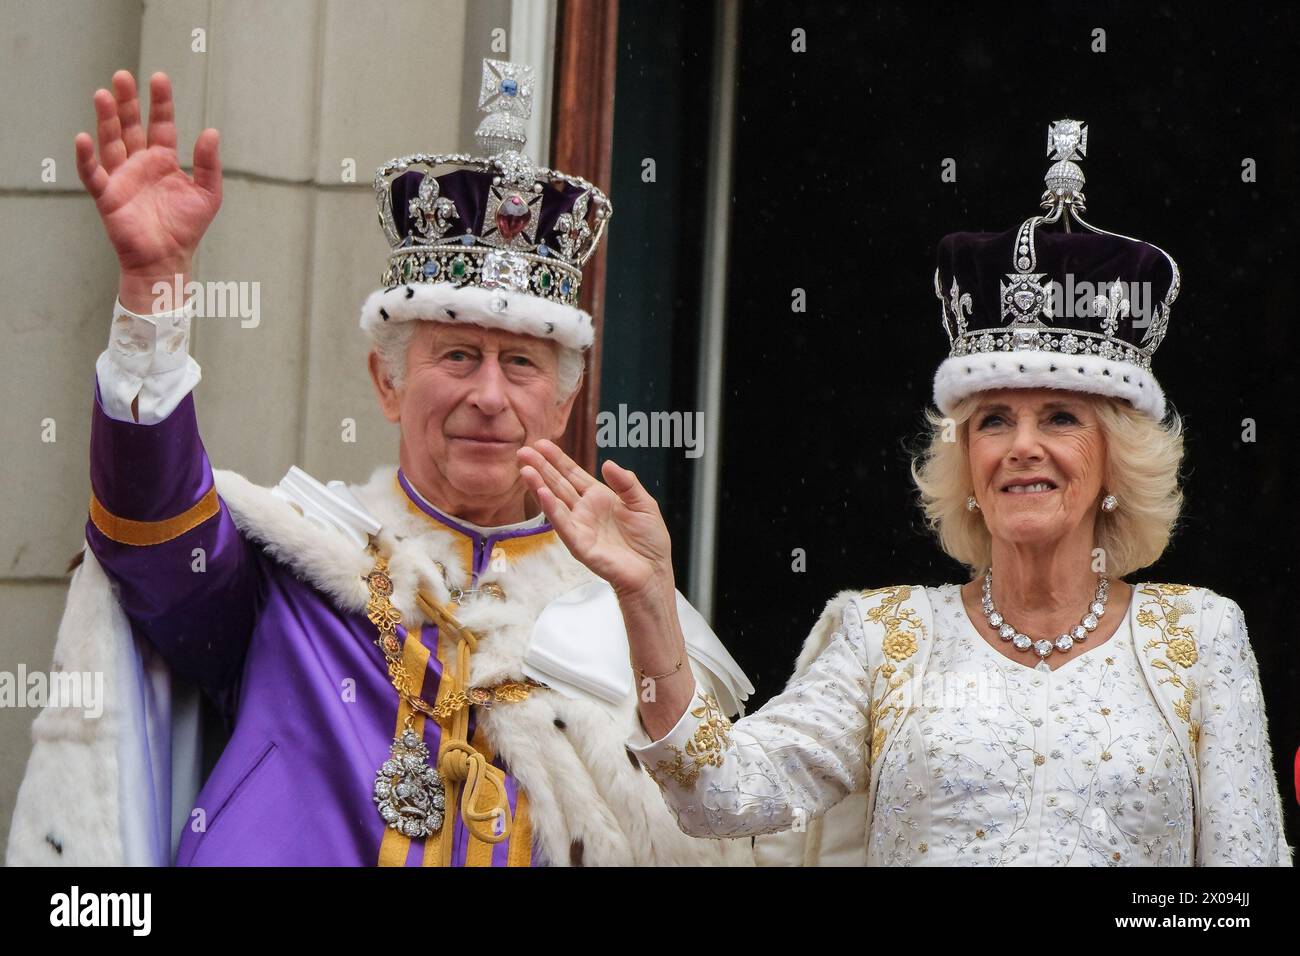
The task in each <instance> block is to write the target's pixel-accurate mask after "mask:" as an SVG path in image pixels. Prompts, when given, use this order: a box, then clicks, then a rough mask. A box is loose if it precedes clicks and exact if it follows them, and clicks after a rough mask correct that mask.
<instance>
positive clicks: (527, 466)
mask: <svg viewBox="0 0 1300 956" xmlns="http://www.w3.org/2000/svg"><path fill="white" fill-rule="evenodd" d="M517 455H518V458H519V463H520V466H521V467H520V474H522V475H523V478H524V481H525V482H526V483H527V484H528V486H529V488H531V489H532V491H533V494H535V495H536V496H537V501H538V503H539V504H540V505H541V506H542V511H544V512H545V513H546V517H547V519H548V520H549V521H550V522H551V524H552V525H553V526H554V528H555V530H556V533H558V534H559V536H560V540H561V541H563V542H564V544H565V545H566V546H567V547H568V549H569V552H570V553H571V554H572V555H573V556H574V557H575V558H577V559H578V560H579V561H581V562H582V563H583V564H585V565H586V566H587V567H588V568H590V569H591V570H592V572H593V573H595V574H597V575H599V576H600V577H602V578H604V579H605V580H606V581H608V582H609V583H610V585H611V586H612V587H613V588H614V591H615V592H616V593H617V594H618V595H619V597H620V598H623V597H629V596H635V595H638V594H641V593H643V592H645V591H647V589H650V588H652V587H656V586H660V587H662V586H664V585H667V586H668V593H670V594H671V593H672V589H671V584H672V580H673V577H672V573H673V566H672V540H671V538H670V537H669V534H668V527H667V525H665V524H664V519H663V516H662V515H660V513H659V505H658V503H657V502H656V501H655V500H654V498H653V497H652V496H651V495H650V493H649V492H648V491H646V490H645V488H643V487H642V486H641V482H639V481H637V479H636V475H634V474H633V473H632V472H630V471H628V470H627V469H626V468H621V467H619V466H618V465H617V464H615V463H614V462H612V461H607V462H605V466H604V468H603V469H602V474H603V475H604V476H605V481H606V482H608V484H603V483H601V482H600V481H598V480H596V478H594V477H593V476H592V475H590V474H588V473H587V472H586V471H584V470H583V469H582V468H580V467H579V466H578V464H577V463H576V462H574V460H573V459H572V458H570V457H569V456H568V455H566V454H565V453H564V452H563V451H562V450H561V449H560V447H559V446H558V445H556V444H555V443H554V442H550V441H546V440H542V441H539V442H537V444H536V445H535V446H532V447H524V448H521V449H519V451H518V452H517Z"/></svg>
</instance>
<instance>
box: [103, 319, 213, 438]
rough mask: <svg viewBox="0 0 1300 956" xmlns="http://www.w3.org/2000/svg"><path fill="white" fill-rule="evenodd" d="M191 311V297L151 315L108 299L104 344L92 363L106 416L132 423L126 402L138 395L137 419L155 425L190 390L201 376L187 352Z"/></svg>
mask: <svg viewBox="0 0 1300 956" xmlns="http://www.w3.org/2000/svg"><path fill="white" fill-rule="evenodd" d="M194 312H195V306H194V299H190V300H188V301H187V302H186V303H185V304H184V305H183V306H182V307H181V308H179V309H174V310H172V311H170V312H158V313H154V314H153V315H140V314H139V313H137V312H132V311H131V310H130V309H128V308H126V307H125V306H123V305H122V303H121V301H120V300H118V301H116V302H115V303H114V306H113V325H112V329H111V331H110V333H109V337H108V348H107V349H105V350H104V351H103V352H102V353H101V354H100V356H99V359H98V361H96V363H95V373H96V376H97V378H98V380H99V395H100V400H101V403H102V404H103V407H104V411H105V412H106V413H107V414H108V416H109V417H110V418H115V419H117V420H118V421H123V422H135V421H136V419H135V418H134V417H133V416H132V415H131V403H132V402H133V401H135V400H136V399H137V398H138V399H139V403H138V408H139V413H140V417H139V424H141V425H156V424H158V422H160V421H162V420H163V419H165V418H166V417H167V416H168V415H170V414H171V413H172V411H174V410H175V408H176V406H177V405H179V404H180V403H181V400H182V399H183V398H185V396H186V395H188V394H189V393H190V392H191V391H193V389H194V386H195V385H197V384H198V383H199V380H200V378H201V377H202V372H201V370H200V369H199V363H198V362H196V361H194V359H193V358H192V357H191V356H190V354H189V342H190V323H191V321H192V319H193V317H194Z"/></svg>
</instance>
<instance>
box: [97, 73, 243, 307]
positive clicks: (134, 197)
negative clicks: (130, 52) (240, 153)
mask: <svg viewBox="0 0 1300 956" xmlns="http://www.w3.org/2000/svg"><path fill="white" fill-rule="evenodd" d="M149 92H150V96H149V130H148V134H147V135H146V133H145V130H144V128H143V127H142V126H141V125H140V98H139V96H138V95H137V92H136V85H135V78H134V77H133V76H132V75H131V73H130V72H129V71H127V70H118V71H117V72H116V73H114V74H113V92H111V93H110V92H109V91H108V90H103V89H101V90H97V91H96V92H95V97H94V103H95V116H96V118H97V121H98V126H97V129H98V135H99V157H98V159H96V157H95V148H94V142H93V141H92V139H91V138H90V134H88V133H78V134H77V137H76V140H75V146H76V152H77V175H78V176H80V177H81V181H82V183H83V184H84V185H85V187H86V191H87V192H88V193H90V195H91V198H93V199H94V200H95V206H96V208H97V209H98V210H99V217H100V219H101V220H103V223H104V229H105V231H106V232H107V233H108V239H109V241H110V242H111V243H112V244H113V249H114V250H115V251H116V252H117V258H118V262H119V263H120V265H121V269H122V276H123V279H124V282H125V280H126V279H127V278H128V277H131V278H134V279H135V280H137V281H138V282H140V283H141V284H142V285H141V287H142V288H146V287H145V286H143V283H145V282H149V283H152V282H153V281H156V280H160V279H165V280H168V281H170V280H171V277H172V276H173V275H175V274H177V273H180V274H182V275H188V273H189V270H190V263H191V261H192V260H193V257H194V251H195V249H197V248H198V244H199V240H200V239H202V238H203V233H204V232H205V231H206V230H207V228H208V226H209V224H211V222H212V219H213V217H214V216H216V214H217V210H218V209H219V208H220V206H221V160H220V158H219V156H218V150H217V143H218V139H219V135H218V133H217V131H216V130H215V129H205V130H204V131H203V132H202V133H200V134H199V137H198V139H197V140H196V141H195V143H194V178H193V179H191V178H190V177H189V176H187V175H186V174H185V172H184V171H183V170H182V169H181V167H180V163H179V162H178V161H177V155H176V123H175V116H174V114H175V109H174V104H173V102H172V85H171V80H169V79H168V78H167V74H165V73H155V74H154V75H153V77H152V79H151V80H150V89H149ZM123 304H124V305H127V307H128V308H131V306H130V305H129V304H128V303H127V302H126V301H125V300H123Z"/></svg>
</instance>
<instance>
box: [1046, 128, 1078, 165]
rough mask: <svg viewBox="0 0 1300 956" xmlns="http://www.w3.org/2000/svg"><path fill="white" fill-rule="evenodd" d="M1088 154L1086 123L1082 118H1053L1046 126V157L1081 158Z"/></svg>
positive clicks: (1057, 158)
mask: <svg viewBox="0 0 1300 956" xmlns="http://www.w3.org/2000/svg"><path fill="white" fill-rule="evenodd" d="M1087 155H1088V124H1087V123H1086V122H1084V121H1083V120H1072V119H1059V120H1053V121H1052V122H1051V124H1050V125H1049V126H1048V127H1047V157H1048V159H1056V160H1061V159H1083V158H1084V157H1085V156H1087Z"/></svg>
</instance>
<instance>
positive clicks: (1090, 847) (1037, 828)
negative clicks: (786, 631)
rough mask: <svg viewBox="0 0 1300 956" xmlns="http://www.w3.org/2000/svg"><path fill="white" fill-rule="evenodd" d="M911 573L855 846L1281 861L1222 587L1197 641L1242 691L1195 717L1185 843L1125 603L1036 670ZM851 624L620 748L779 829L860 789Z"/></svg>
mask: <svg viewBox="0 0 1300 956" xmlns="http://www.w3.org/2000/svg"><path fill="white" fill-rule="evenodd" d="M927 591H928V594H929V598H930V603H931V607H932V608H933V611H934V632H935V639H934V642H933V646H932V650H931V654H930V659H929V661H928V664H927V666H926V675H927V681H926V689H925V691H924V692H923V694H922V699H920V700H919V701H918V702H917V704H916V706H913V707H912V708H911V710H910V711H909V712H908V714H907V716H906V717H905V718H904V722H903V724H902V726H901V727H900V729H899V731H898V734H897V736H896V737H895V738H894V739H893V741H892V743H891V744H890V746H889V747H888V749H887V750H886V752H885V753H884V756H883V757H882V758H881V759H882V760H883V765H882V766H881V768H880V772H879V773H880V775H879V782H878V786H877V789H876V795H875V809H874V815H873V818H872V826H871V832H870V833H869V834H868V835H867V863H868V865H872V866H900V865H901V866H908V865H949V866H1006V865H1029V866H1188V865H1191V864H1192V863H1193V862H1194V860H1195V861H1196V862H1211V861H1213V862H1219V863H1228V862H1232V863H1237V864H1239V865H1253V866H1259V865H1275V866H1276V865H1284V866H1285V865H1290V859H1289V854H1286V856H1287V858H1286V859H1285V860H1280V859H1279V857H1280V856H1281V855H1282V854H1281V853H1280V852H1279V844H1281V845H1282V846H1285V844H1284V843H1283V841H1282V839H1281V822H1280V807H1279V804H1278V796H1277V794H1278V791H1277V781H1276V777H1275V775H1274V773H1273V770H1272V755H1271V752H1270V749H1269V747H1268V742H1267V732H1266V726H1265V723H1264V716H1263V713H1264V712H1263V707H1262V700H1260V699H1259V696H1258V678H1257V675H1256V673H1255V669H1254V658H1253V654H1250V652H1249V644H1248V642H1247V638H1246V630H1245V623H1244V619H1243V616H1242V615H1241V612H1240V608H1238V607H1237V606H1236V604H1235V603H1233V602H1231V601H1227V599H1225V598H1218V600H1223V601H1227V604H1228V607H1227V608H1226V610H1225V612H1224V613H1223V615H1222V617H1221V618H1220V620H1221V625H1220V628H1219V630H1220V635H1219V636H1218V637H1217V638H1216V639H1214V640H1213V641H1212V642H1211V645H1212V646H1213V648H1215V650H1214V651H1213V653H1214V654H1216V655H1220V656H1222V660H1215V661H1213V662H1211V663H1212V665H1214V666H1217V667H1218V673H1220V674H1223V675H1230V674H1232V673H1233V668H1234V667H1235V668H1236V673H1237V674H1239V675H1244V676H1245V677H1246V678H1247V680H1248V682H1249V686H1250V687H1251V688H1254V693H1253V694H1250V693H1247V694H1241V695H1230V696H1233V697H1236V696H1240V698H1241V699H1242V703H1241V705H1240V706H1236V705H1231V706H1228V707H1226V708H1225V707H1220V706H1218V705H1217V704H1216V706H1215V707H1214V708H1212V712H1213V716H1211V717H1208V718H1207V720H1206V724H1205V726H1204V727H1203V728H1202V735H1201V741H1202V742H1201V751H1202V753H1204V754H1206V755H1207V759H1205V760H1204V761H1203V766H1202V768H1201V774H1202V780H1201V789H1202V800H1203V802H1204V803H1205V807H1204V808H1203V810H1202V813H1201V821H1200V830H1201V833H1200V836H1199V839H1200V841H1201V847H1200V850H1199V852H1197V848H1196V847H1195V846H1194V839H1195V838H1194V834H1193V814H1194V802H1193V795H1192V784H1191V777H1190V771H1189V768H1188V765H1187V761H1186V760H1185V758H1184V757H1183V754H1182V751H1181V750H1180V747H1179V743H1178V740H1177V738H1176V736H1175V735H1174V733H1173V732H1172V730H1171V729H1170V726H1169V724H1168V723H1167V722H1166V720H1165V718H1164V716H1163V715H1162V713H1161V711H1160V708H1159V706H1158V705H1157V702H1156V700H1155V699H1154V698H1153V696H1152V693H1151V690H1150V688H1149V686H1148V684H1147V681H1146V679H1145V677H1144V676H1143V673H1142V669H1141V664H1140V662H1139V658H1138V650H1137V648H1135V646H1134V642H1133V636H1132V633H1131V631H1132V628H1131V625H1130V621H1129V617H1128V615H1125V620H1124V622H1123V623H1122V624H1121V626H1120V627H1119V629H1118V630H1117V631H1116V632H1115V633H1114V634H1113V635H1112V636H1111V637H1110V638H1108V639H1107V640H1105V641H1104V642H1102V643H1100V644H1097V645H1095V646H1086V645H1085V646H1084V647H1083V649H1082V651H1081V652H1077V653H1075V654H1074V655H1072V657H1071V658H1070V659H1069V660H1068V661H1066V662H1065V663H1064V664H1060V665H1058V666H1057V667H1056V669H1054V670H1052V671H1050V672H1047V673H1044V672H1041V671H1038V670H1035V669H1034V668H1033V667H1032V666H1031V665H1032V663H1033V662H1034V659H1032V658H1030V657H1029V656H1028V655H1026V663H1024V664H1019V663H1016V662H1013V661H1011V660H1008V659H1007V658H1006V657H1004V656H1003V655H1001V654H999V653H998V652H997V651H996V650H995V649H994V648H992V647H991V646H989V644H988V643H987V642H986V641H985V640H984V639H983V638H982V637H981V636H980V634H979V633H978V632H977V631H976V630H975V627H974V625H973V624H972V623H971V620H970V618H969V616H968V615H967V613H966V610H965V608H964V606H963V604H962V599H961V593H960V588H959V587H958V585H955V584H949V585H945V586H943V587H938V588H928V589H927ZM1216 597H1217V596H1216ZM863 638H864V635H863V633H862V631H861V628H860V627H853V626H848V625H847V620H846V624H845V625H844V626H842V627H841V629H840V630H839V631H838V632H837V633H836V634H835V636H834V637H833V639H832V640H831V642H830V644H829V645H828V646H827V647H826V649H825V650H824V651H823V652H822V654H821V655H819V656H818V658H817V659H816V660H815V661H814V662H813V663H812V664H811V666H810V667H808V669H807V670H806V671H805V672H804V673H803V674H801V675H800V676H799V677H798V678H797V679H795V680H793V681H792V682H791V683H790V684H789V685H788V686H787V688H786V689H785V691H783V692H782V693H781V694H779V695H778V696H776V697H774V698H773V699H772V700H770V701H769V702H768V703H767V705H766V706H764V707H763V708H762V709H760V710H759V711H757V712H755V713H754V714H752V715H750V716H749V717H746V718H744V719H742V720H740V721H738V722H737V723H736V724H735V725H734V726H730V727H728V726H727V724H726V721H725V720H722V719H719V718H720V715H717V714H715V713H713V712H712V710H711V708H710V707H709V706H708V705H707V703H706V702H704V701H703V699H702V698H697V701H696V703H697V704H700V706H699V707H694V708H691V709H688V710H687V711H686V713H685V714H684V715H683V717H682V720H681V721H679V722H678V724H677V726H676V727H674V728H673V730H672V731H670V732H669V733H668V734H666V735H665V736H664V737H663V738H661V739H660V740H658V741H654V742H650V741H649V738H648V737H646V736H645V735H644V734H641V735H640V737H639V738H638V739H637V740H636V741H635V744H634V746H632V748H631V749H632V750H633V751H634V752H635V753H636V754H637V756H638V757H639V758H640V759H641V761H642V763H643V765H644V766H645V767H646V768H647V770H649V771H651V774H652V776H654V777H655V779H656V781H657V782H659V784H660V787H661V790H662V792H663V794H664V798H665V799H666V800H667V801H668V803H669V805H670V806H671V807H673V809H674V810H675V811H676V813H677V816H678V820H679V822H680V823H681V825H682V827H683V829H685V830H686V831H687V832H688V833H693V834H697V835H712V836H740V835H745V834H760V833H767V832H775V831H780V830H786V829H789V828H791V826H792V825H795V826H797V824H798V821H799V820H800V818H804V819H811V818H815V817H817V816H819V815H820V814H822V813H823V812H824V811H826V810H827V809H829V808H830V807H831V806H833V805H834V804H836V803H837V802H839V801H840V800H841V799H842V798H843V797H844V796H845V795H846V794H848V793H852V792H861V791H863V790H865V789H866V784H867V780H868V776H869V773H870V767H869V766H868V762H867V758H866V756H865V750H864V742H865V735H866V733H867V727H868V724H867V708H868V704H867V696H868V678H867V671H866V661H867V657H866V651H865V648H864V647H863V644H862V642H863ZM1246 658H1248V659H1249V662H1248V663H1247V661H1246ZM936 675H938V678H939V679H938V680H936V679H935V677H936ZM701 727H704V728H705V733H704V735H703V737H701V734H700V728H701ZM715 738H716V739H717V740H718V743H719V745H718V746H710V745H707V744H711V743H712V741H713V740H714V739H715ZM701 740H704V741H706V746H703V747H702V746H701ZM723 741H725V744H723V743H722V742H723ZM710 751H711V752H710ZM1210 756H1212V757H1213V759H1209V757H1210Z"/></svg>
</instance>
